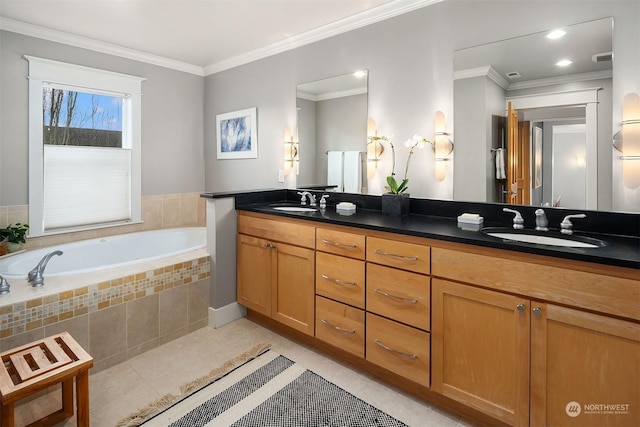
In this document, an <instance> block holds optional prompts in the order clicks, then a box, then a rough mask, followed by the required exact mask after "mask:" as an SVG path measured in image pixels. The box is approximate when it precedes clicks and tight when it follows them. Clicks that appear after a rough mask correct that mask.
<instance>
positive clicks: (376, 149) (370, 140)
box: [367, 119, 386, 168]
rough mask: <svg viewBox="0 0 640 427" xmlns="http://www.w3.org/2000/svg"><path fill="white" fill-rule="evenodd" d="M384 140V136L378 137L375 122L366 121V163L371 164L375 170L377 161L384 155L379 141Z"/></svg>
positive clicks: (371, 120)
mask: <svg viewBox="0 0 640 427" xmlns="http://www.w3.org/2000/svg"><path fill="white" fill-rule="evenodd" d="M385 139H386V138H385V137H384V136H378V130H377V129H376V122H375V121H374V120H373V119H369V120H367V161H368V162H370V163H373V165H374V166H375V167H376V168H378V161H379V160H380V157H381V156H382V153H384V146H383V145H382V142H381V141H382V140H385Z"/></svg>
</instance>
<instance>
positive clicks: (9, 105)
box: [0, 31, 215, 206]
mask: <svg viewBox="0 0 640 427" xmlns="http://www.w3.org/2000/svg"><path fill="white" fill-rule="evenodd" d="M23 55H32V56H38V57H41V58H47V59H52V60H56V61H62V62H68V63H72V64H78V65H83V66H87V67H94V68H100V69H104V70H109V71H115V72H119V73H124V74H131V75H135V76H140V77H144V78H146V79H147V80H146V81H144V82H143V83H142V92H143V97H142V194H143V195H153V194H170V193H186V192H198V191H203V190H204V159H203V147H202V140H203V127H204V125H203V104H204V79H203V78H202V77H200V76H196V75H192V74H187V73H183V72H179V71H174V70H170V69H167V68H163V67H157V66H154V65H149V64H145V63H141V62H136V61H131V60H128V59H123V58H119V57H115V56H111V55H106V54H102V53H98V52H93V51H89V50H85V49H79V48H76V47H71V46H67V45H63V44H59V43H53V42H49V41H46V40H42V39H38V38H32V37H27V36H23V35H20V34H16V33H11V32H7V31H1V32H0V93H1V96H0V206H6V205H22V204H27V203H28V181H29V179H28V178H29V172H28V158H27V156H28V126H29V118H28V102H27V101H28V84H27V76H28V62H27V61H26V60H25V59H23V58H22V56H23ZM214 126H215V122H214Z"/></svg>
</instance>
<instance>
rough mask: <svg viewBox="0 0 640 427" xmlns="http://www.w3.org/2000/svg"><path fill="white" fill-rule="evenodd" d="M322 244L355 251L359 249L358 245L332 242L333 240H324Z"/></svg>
mask: <svg viewBox="0 0 640 427" xmlns="http://www.w3.org/2000/svg"><path fill="white" fill-rule="evenodd" d="M322 243H326V244H327V245H333V246H340V247H342V248H348V249H355V248H357V247H358V245H353V244H346V243H338V242H332V241H331V240H327V239H322Z"/></svg>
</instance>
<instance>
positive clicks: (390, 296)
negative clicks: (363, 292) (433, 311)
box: [374, 288, 418, 304]
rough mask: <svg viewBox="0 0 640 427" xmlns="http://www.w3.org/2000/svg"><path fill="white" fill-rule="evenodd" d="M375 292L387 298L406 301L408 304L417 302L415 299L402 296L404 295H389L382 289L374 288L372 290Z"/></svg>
mask: <svg viewBox="0 0 640 427" xmlns="http://www.w3.org/2000/svg"><path fill="white" fill-rule="evenodd" d="M374 292H375V293H377V294H380V295H384V296H385V297H387V298H391V299H394V300H396V301H401V302H408V303H410V304H416V303H417V302H418V300H417V299H413V298H404V297H399V296H397V295H391V294H389V293H387V292H385V291H383V290H382V289H379V288H376V289H375V290H374Z"/></svg>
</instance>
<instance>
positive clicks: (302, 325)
mask: <svg viewBox="0 0 640 427" xmlns="http://www.w3.org/2000/svg"><path fill="white" fill-rule="evenodd" d="M275 248H276V250H275V252H274V256H275V267H274V268H275V275H274V281H273V287H272V290H273V294H272V297H271V298H272V299H271V301H272V308H271V313H272V314H271V317H272V318H273V319H275V320H277V321H279V322H282V323H284V324H285V325H288V326H291V327H292V328H294V329H297V330H299V331H301V332H304V333H306V334H309V335H313V333H314V321H315V312H314V297H315V295H314V293H315V292H314V269H315V259H314V251H313V249H305V248H300V247H298V246H291V245H286V244H284V243H275Z"/></svg>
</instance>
